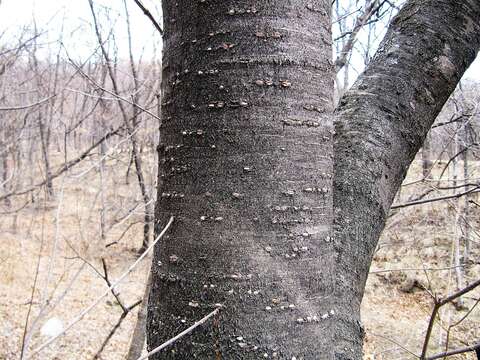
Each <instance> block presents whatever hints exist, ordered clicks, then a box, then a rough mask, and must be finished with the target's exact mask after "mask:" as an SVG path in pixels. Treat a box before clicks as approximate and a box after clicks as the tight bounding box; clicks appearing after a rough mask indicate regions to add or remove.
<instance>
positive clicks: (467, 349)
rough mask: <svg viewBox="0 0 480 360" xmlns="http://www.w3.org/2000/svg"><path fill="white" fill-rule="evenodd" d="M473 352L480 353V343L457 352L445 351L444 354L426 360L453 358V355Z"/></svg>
mask: <svg viewBox="0 0 480 360" xmlns="http://www.w3.org/2000/svg"><path fill="white" fill-rule="evenodd" d="M471 351H476V352H477V353H478V352H479V351H480V343H477V344H475V345H472V346H467V347H464V348H460V349H456V350H451V351H445V352H443V353H439V354H436V355H433V356H429V357H428V358H426V360H436V359H441V358H445V357H447V356H452V355H458V354H463V353H466V352H471Z"/></svg>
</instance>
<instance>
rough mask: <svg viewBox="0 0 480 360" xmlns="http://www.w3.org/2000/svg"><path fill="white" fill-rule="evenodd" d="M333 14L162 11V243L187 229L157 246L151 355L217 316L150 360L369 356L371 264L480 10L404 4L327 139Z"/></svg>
mask: <svg viewBox="0 0 480 360" xmlns="http://www.w3.org/2000/svg"><path fill="white" fill-rule="evenodd" d="M330 4H331V0H311V1H303V0H301V1H291V0H275V1H261V2H260V1H232V0H222V1H220V0H200V1H191V0H188V1H187V0H177V1H173V0H164V1H163V15H164V23H165V37H164V54H165V55H164V63H163V67H164V70H163V86H162V91H163V92H162V96H163V102H162V106H163V108H162V120H163V124H162V126H161V132H160V133H161V141H160V147H159V155H160V156H159V158H160V164H159V165H160V166H159V168H160V170H159V182H158V183H159V184H162V186H161V187H160V189H159V193H158V200H157V208H156V220H157V221H156V233H157V234H158V233H159V230H160V229H161V227H162V226H163V225H164V224H165V223H166V220H167V218H168V217H170V216H171V215H173V216H174V217H175V222H174V225H173V226H172V228H171V229H170V230H169V233H168V236H166V237H165V238H163V239H162V242H161V243H160V244H159V246H157V247H156V249H155V255H154V256H155V257H154V261H153V267H152V291H151V294H150V302H149V314H148V323H147V328H148V329H147V334H148V346H149V348H150V349H152V348H155V347H156V346H158V345H160V344H161V343H163V342H165V341H166V340H168V339H170V338H171V337H173V336H174V335H176V334H177V333H179V332H180V331H182V330H184V329H185V328H187V326H189V325H191V324H193V323H194V322H195V321H197V320H199V319H201V318H202V317H204V316H205V315H206V314H207V313H210V312H211V311H212V310H213V309H214V308H215V307H216V306H217V304H222V305H223V306H222V308H221V309H222V310H221V311H220V312H219V313H218V315H216V317H215V318H214V319H213V320H210V321H209V322H207V323H206V324H204V325H202V326H200V327H198V328H196V329H195V330H194V331H193V332H192V333H191V334H190V335H188V336H186V337H184V338H182V339H180V340H179V341H177V342H175V343H174V345H173V346H171V347H169V348H167V349H165V350H163V352H159V353H157V354H156V355H154V356H152V357H150V359H229V360H230V359H245V360H248V359H259V358H279V359H305V360H307V359H321V360H323V359H336V360H350V359H355V360H359V359H361V358H362V335H363V331H362V327H361V325H360V322H359V308H360V302H361V298H362V295H363V290H364V285H365V281H366V278H367V275H368V269H369V266H370V261H371V257H372V254H373V251H374V249H375V246H376V243H377V241H378V237H379V235H380V232H381V230H382V229H383V227H384V224H385V219H386V217H387V214H388V211H389V208H390V205H391V202H392V200H393V198H394V196H395V193H396V191H397V189H398V187H399V186H400V184H401V182H402V180H403V177H404V176H405V173H406V171H407V169H408V166H409V165H410V163H411V161H412V160H413V158H414V156H415V154H416V153H417V151H418V150H419V148H420V146H421V144H422V142H423V139H424V138H425V136H426V133H427V131H428V129H429V128H430V126H431V124H432V122H433V120H434V119H435V117H436V115H437V114H438V112H439V111H440V109H441V108H442V106H443V104H444V103H445V101H446V100H447V98H448V95H449V94H450V93H451V92H452V91H453V89H454V88H455V85H456V84H457V82H458V81H459V79H460V77H461V75H462V74H463V72H464V71H465V69H466V68H467V67H468V65H469V64H470V63H471V62H472V61H473V59H474V57H475V55H476V53H477V51H478V48H479V46H480V35H479V34H480V25H479V24H480V3H479V2H478V0H461V1H460V0H441V1H440V0H439V1H427V2H426V1H424V0H411V1H409V2H408V4H407V5H405V7H404V8H403V9H402V10H401V11H400V13H399V15H398V16H397V17H396V18H395V19H394V20H393V21H392V25H391V27H390V29H389V31H388V33H387V35H386V37H385V40H384V41H383V42H382V44H381V45H380V49H379V51H378V52H377V55H376V56H375V58H374V59H373V60H372V62H371V63H370V65H369V66H368V68H367V70H366V71H365V73H364V74H363V75H361V76H360V77H359V79H358V80H357V82H356V84H355V85H354V86H353V89H352V90H350V91H348V92H347V93H346V94H345V96H344V97H343V98H342V99H341V101H340V104H339V108H338V110H337V113H336V115H335V116H336V124H335V133H336V135H335V137H334V140H333V142H332V134H333V131H332V130H333V129H332V126H333V125H332V118H333V115H332V107H333V105H332V94H333V78H334V74H333V65H332V61H331V37H330ZM333 157H334V161H335V168H333V163H332V162H333V159H332V158H333ZM332 176H333V181H332ZM332 184H333V185H332ZM332 196H333V198H332ZM333 209H334V211H333Z"/></svg>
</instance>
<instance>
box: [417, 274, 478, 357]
mask: <svg viewBox="0 0 480 360" xmlns="http://www.w3.org/2000/svg"><path fill="white" fill-rule="evenodd" d="M479 285H480V280H477V281H475V282H473V283H471V284H470V285H468V286H466V287H464V288H463V289H461V290H459V291H457V292H455V293H453V294H452V295H450V296H447V297H446V298H445V299H441V300H437V299H435V305H434V306H433V310H432V315H431V316H430V321H429V322H428V328H427V334H426V335H425V341H424V343H423V349H422V355H421V356H420V359H421V360H425V359H427V358H426V355H427V350H428V343H429V342H430V337H431V335H432V331H433V325H434V324H435V319H436V318H437V314H438V311H439V310H440V308H441V307H442V306H443V305H445V304H448V303H449V302H452V301H453V300H455V299H456V298H459V297H460V296H462V295H465V294H466V293H468V292H470V291H472V290H473V289H475V288H476V287H478V286H479ZM473 350H474V349H471V350H465V351H463V352H466V351H473ZM455 354H459V352H457V353H455ZM450 355H454V354H450ZM435 356H436V355H435ZM435 356H434V357H433V358H428V359H427V360H433V359H438V358H439V357H435ZM443 356H449V355H443ZM440 357H442V356H440Z"/></svg>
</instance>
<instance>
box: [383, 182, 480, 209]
mask: <svg viewBox="0 0 480 360" xmlns="http://www.w3.org/2000/svg"><path fill="white" fill-rule="evenodd" d="M478 192H480V187H479V186H477V187H474V188H472V189H470V190H467V191H464V192H461V193H458V194H454V195H447V196H439V197H436V198H432V199H424V200H418V201H411V202H407V203H403V204H393V205H392V206H391V209H392V210H394V209H401V208H405V207H408V206H414V205H420V204H427V203H432V202H437V201H442V200H448V199H458V198H460V197H462V196H465V195H468V194H475V193H478Z"/></svg>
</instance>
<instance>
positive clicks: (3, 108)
mask: <svg viewBox="0 0 480 360" xmlns="http://www.w3.org/2000/svg"><path fill="white" fill-rule="evenodd" d="M55 96H57V95H52V96H49V97H48V98H45V99H42V100H40V101H37V102H36V103H33V104H28V105H19V106H9V107H0V111H15V110H25V109H28V108H31V107H34V106H38V105H41V104H43V103H46V102H47V101H49V100H50V99H53V98H54V97H55Z"/></svg>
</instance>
